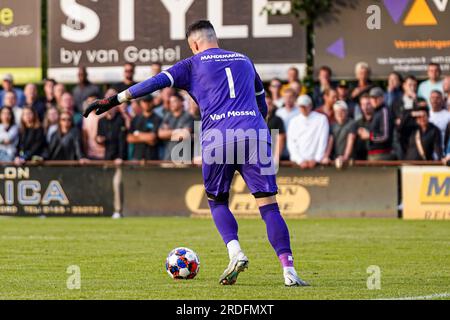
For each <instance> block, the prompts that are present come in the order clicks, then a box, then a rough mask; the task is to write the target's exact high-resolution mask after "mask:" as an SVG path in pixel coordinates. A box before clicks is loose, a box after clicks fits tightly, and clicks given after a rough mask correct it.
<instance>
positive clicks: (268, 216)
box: [239, 142, 307, 286]
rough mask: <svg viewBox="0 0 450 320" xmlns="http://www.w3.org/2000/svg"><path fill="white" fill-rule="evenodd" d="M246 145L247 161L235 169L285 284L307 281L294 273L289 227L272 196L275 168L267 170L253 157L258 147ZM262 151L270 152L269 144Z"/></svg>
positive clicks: (275, 192)
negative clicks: (250, 196)
mask: <svg viewBox="0 0 450 320" xmlns="http://www.w3.org/2000/svg"><path fill="white" fill-rule="evenodd" d="M260 143H261V142H260ZM248 148H249V152H250V153H249V158H248V163H246V164H244V165H242V166H241V167H240V169H239V171H240V173H241V175H242V177H243V178H244V180H245V182H246V184H247V186H248V188H249V189H250V191H251V192H252V194H253V195H254V196H255V198H256V202H257V204H258V207H259V211H260V213H261V217H262V218H263V220H264V222H265V224H266V229H267V236H268V239H269V242H270V244H271V245H272V247H273V249H274V250H275V253H276V255H277V257H278V259H279V260H280V263H281V265H282V267H283V275H284V279H285V285H287V286H306V285H307V283H306V282H304V281H303V280H301V279H300V278H299V277H298V276H297V272H296V270H295V268H294V258H293V254H292V249H291V243H290V234H289V229H288V227H287V224H286V222H285V220H284V219H283V217H282V215H281V213H280V208H279V206H278V203H277V200H276V194H277V190H278V186H277V183H276V176H275V172H271V171H270V170H267V165H263V163H262V162H261V161H259V160H255V157H257V158H258V159H259V157H260V155H259V147H252V146H248ZM266 152H267V153H268V154H269V156H270V144H269V146H268V147H267V151H266ZM269 166H270V164H269ZM264 169H266V170H264Z"/></svg>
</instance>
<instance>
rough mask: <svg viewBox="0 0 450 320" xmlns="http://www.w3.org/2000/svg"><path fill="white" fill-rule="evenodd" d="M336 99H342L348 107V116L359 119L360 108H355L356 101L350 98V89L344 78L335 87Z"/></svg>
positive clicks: (360, 115)
mask: <svg viewBox="0 0 450 320" xmlns="http://www.w3.org/2000/svg"><path fill="white" fill-rule="evenodd" d="M336 92H337V99H338V100H340V101H344V102H345V103H346V104H347V107H348V116H349V118H352V119H359V118H361V117H362V114H361V110H360V108H357V102H358V101H359V100H358V101H357V102H355V101H353V100H352V99H351V98H350V89H349V87H348V83H347V81H345V80H341V81H340V82H339V84H338V86H337V87H336Z"/></svg>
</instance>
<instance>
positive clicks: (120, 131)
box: [96, 108, 127, 163]
mask: <svg viewBox="0 0 450 320" xmlns="http://www.w3.org/2000/svg"><path fill="white" fill-rule="evenodd" d="M126 135H127V128H126V126H125V120H124V119H123V117H122V115H121V114H120V113H119V112H118V111H117V109H116V108H113V109H111V110H110V111H108V112H107V113H106V115H105V117H103V118H101V119H100V121H99V123H98V134H97V138H96V140H97V142H98V143H99V144H102V145H104V146H105V160H114V161H116V162H118V163H121V162H122V161H123V160H126V159H127V139H126Z"/></svg>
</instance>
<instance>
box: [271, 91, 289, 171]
mask: <svg viewBox="0 0 450 320" xmlns="http://www.w3.org/2000/svg"><path fill="white" fill-rule="evenodd" d="M266 104H267V111H268V116H267V126H268V127H269V130H270V131H273V130H276V132H278V134H277V135H276V141H275V143H276V145H275V148H274V150H275V152H274V154H273V158H274V159H275V162H276V163H279V162H280V160H281V154H282V153H283V150H284V149H285V148H286V129H285V127H284V123H283V120H282V119H281V118H280V117H278V116H277V115H276V114H275V112H276V111H277V108H276V107H275V105H274V103H273V100H272V97H270V95H266ZM273 137H274V136H273V134H272V138H273Z"/></svg>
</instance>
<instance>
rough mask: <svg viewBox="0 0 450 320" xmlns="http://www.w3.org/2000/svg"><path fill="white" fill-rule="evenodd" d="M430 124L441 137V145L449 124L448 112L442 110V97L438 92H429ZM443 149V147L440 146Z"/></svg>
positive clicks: (449, 114)
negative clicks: (436, 128) (438, 131)
mask: <svg viewBox="0 0 450 320" xmlns="http://www.w3.org/2000/svg"><path fill="white" fill-rule="evenodd" d="M430 103H431V112H430V122H431V123H432V124H434V125H435V126H436V127H438V128H439V130H440V131H441V135H442V143H444V141H445V132H446V130H447V126H448V124H449V122H450V112H448V111H447V110H446V109H444V96H443V95H442V93H441V92H440V91H438V90H435V91H433V92H431V96H430ZM442 147H444V145H442Z"/></svg>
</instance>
